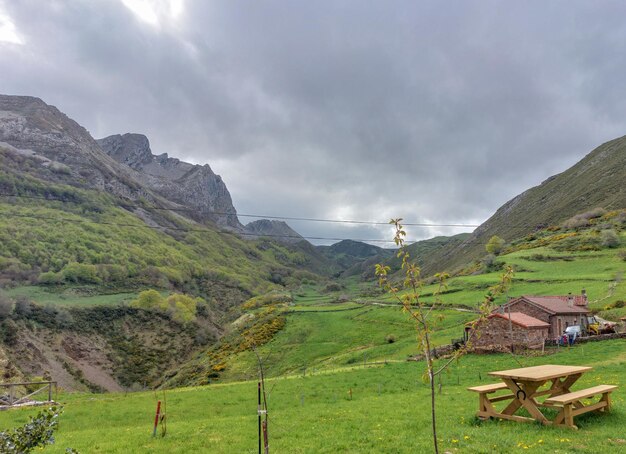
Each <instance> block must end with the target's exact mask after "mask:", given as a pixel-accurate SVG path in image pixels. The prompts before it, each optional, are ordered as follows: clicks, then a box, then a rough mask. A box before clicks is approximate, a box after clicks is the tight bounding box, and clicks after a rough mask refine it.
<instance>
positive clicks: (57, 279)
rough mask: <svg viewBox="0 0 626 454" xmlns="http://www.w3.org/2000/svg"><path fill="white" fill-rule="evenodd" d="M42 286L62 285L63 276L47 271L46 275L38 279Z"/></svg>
mask: <svg viewBox="0 0 626 454" xmlns="http://www.w3.org/2000/svg"><path fill="white" fill-rule="evenodd" d="M37 280H38V281H39V283H40V284H43V285H55V284H60V283H61V282H62V281H63V276H62V275H61V273H55V272H54V271H47V272H45V273H41V274H40V275H39V278H38V279H37Z"/></svg>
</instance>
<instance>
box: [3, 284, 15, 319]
mask: <svg viewBox="0 0 626 454" xmlns="http://www.w3.org/2000/svg"><path fill="white" fill-rule="evenodd" d="M12 311H13V300H12V299H11V298H9V297H8V296H7V295H6V294H5V293H4V292H2V291H1V290H0V320H2V319H5V318H7V317H8V316H9V315H11V312H12Z"/></svg>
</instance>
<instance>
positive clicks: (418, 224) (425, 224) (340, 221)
mask: <svg viewBox="0 0 626 454" xmlns="http://www.w3.org/2000/svg"><path fill="white" fill-rule="evenodd" d="M0 196H2V197H15V198H23V199H37V200H48V201H57V202H62V203H77V202H76V201H75V200H63V199H59V198H52V197H45V196H32V195H22V194H6V193H0ZM117 205H118V206H120V207H123V208H141V209H144V210H154V211H175V212H188V213H197V212H198V210H194V209H190V208H165V207H143V206H139V205H135V204H126V203H119V204H117ZM202 213H203V214H213V215H216V216H236V217H246V218H262V219H280V220H285V221H304V222H327V223H335V224H362V225H389V222H382V221H360V220H349V219H324V218H310V217H294V216H270V215H265V214H244V213H232V212H226V211H213V210H202ZM402 225H406V226H411V227H462V228H476V227H479V226H480V225H479V224H461V223H442V224H437V223H429V222H403V223H402Z"/></svg>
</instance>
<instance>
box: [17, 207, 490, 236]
mask: <svg viewBox="0 0 626 454" xmlns="http://www.w3.org/2000/svg"><path fill="white" fill-rule="evenodd" d="M6 215H7V216H10V217H11V216H12V217H17V218H27V219H39V220H44V221H55V222H64V223H69V224H85V223H91V224H96V225H108V226H115V227H131V228H149V229H153V230H160V231H167V230H170V231H179V232H201V233H207V232H208V233H217V234H222V235H231V236H237V235H240V236H247V237H256V238H285V239H297V240H300V239H305V240H326V241H344V240H350V241H360V242H363V243H394V240H383V239H379V238H375V239H362V238H339V237H323V236H301V235H286V234H258V233H250V232H239V231H228V230H211V229H208V228H202V229H199V228H183V227H166V226H158V225H148V224H126V223H121V222H108V221H97V220H92V219H83V218H80V219H69V218H62V217H53V216H40V215H35V214H24V213H6ZM420 241H429V242H431V243H433V242H434V243H441V244H445V243H448V241H446V240H442V241H433V240H432V239H431V240H406V241H405V242H406V243H407V244H412V243H416V242H420ZM465 243H466V244H469V243H471V244H487V243H486V242H485V241H473V240H472V241H465Z"/></svg>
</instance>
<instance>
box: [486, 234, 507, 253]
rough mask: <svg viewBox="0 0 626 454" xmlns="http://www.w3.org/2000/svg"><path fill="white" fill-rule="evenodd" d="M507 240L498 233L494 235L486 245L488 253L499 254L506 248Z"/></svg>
mask: <svg viewBox="0 0 626 454" xmlns="http://www.w3.org/2000/svg"><path fill="white" fill-rule="evenodd" d="M504 244H505V241H504V240H503V239H502V238H500V237H499V236H497V235H494V236H492V237H491V238H490V239H489V241H487V244H486V245H485V249H486V250H487V252H488V253H490V254H494V255H498V254H499V253H500V252H502V249H504Z"/></svg>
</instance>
